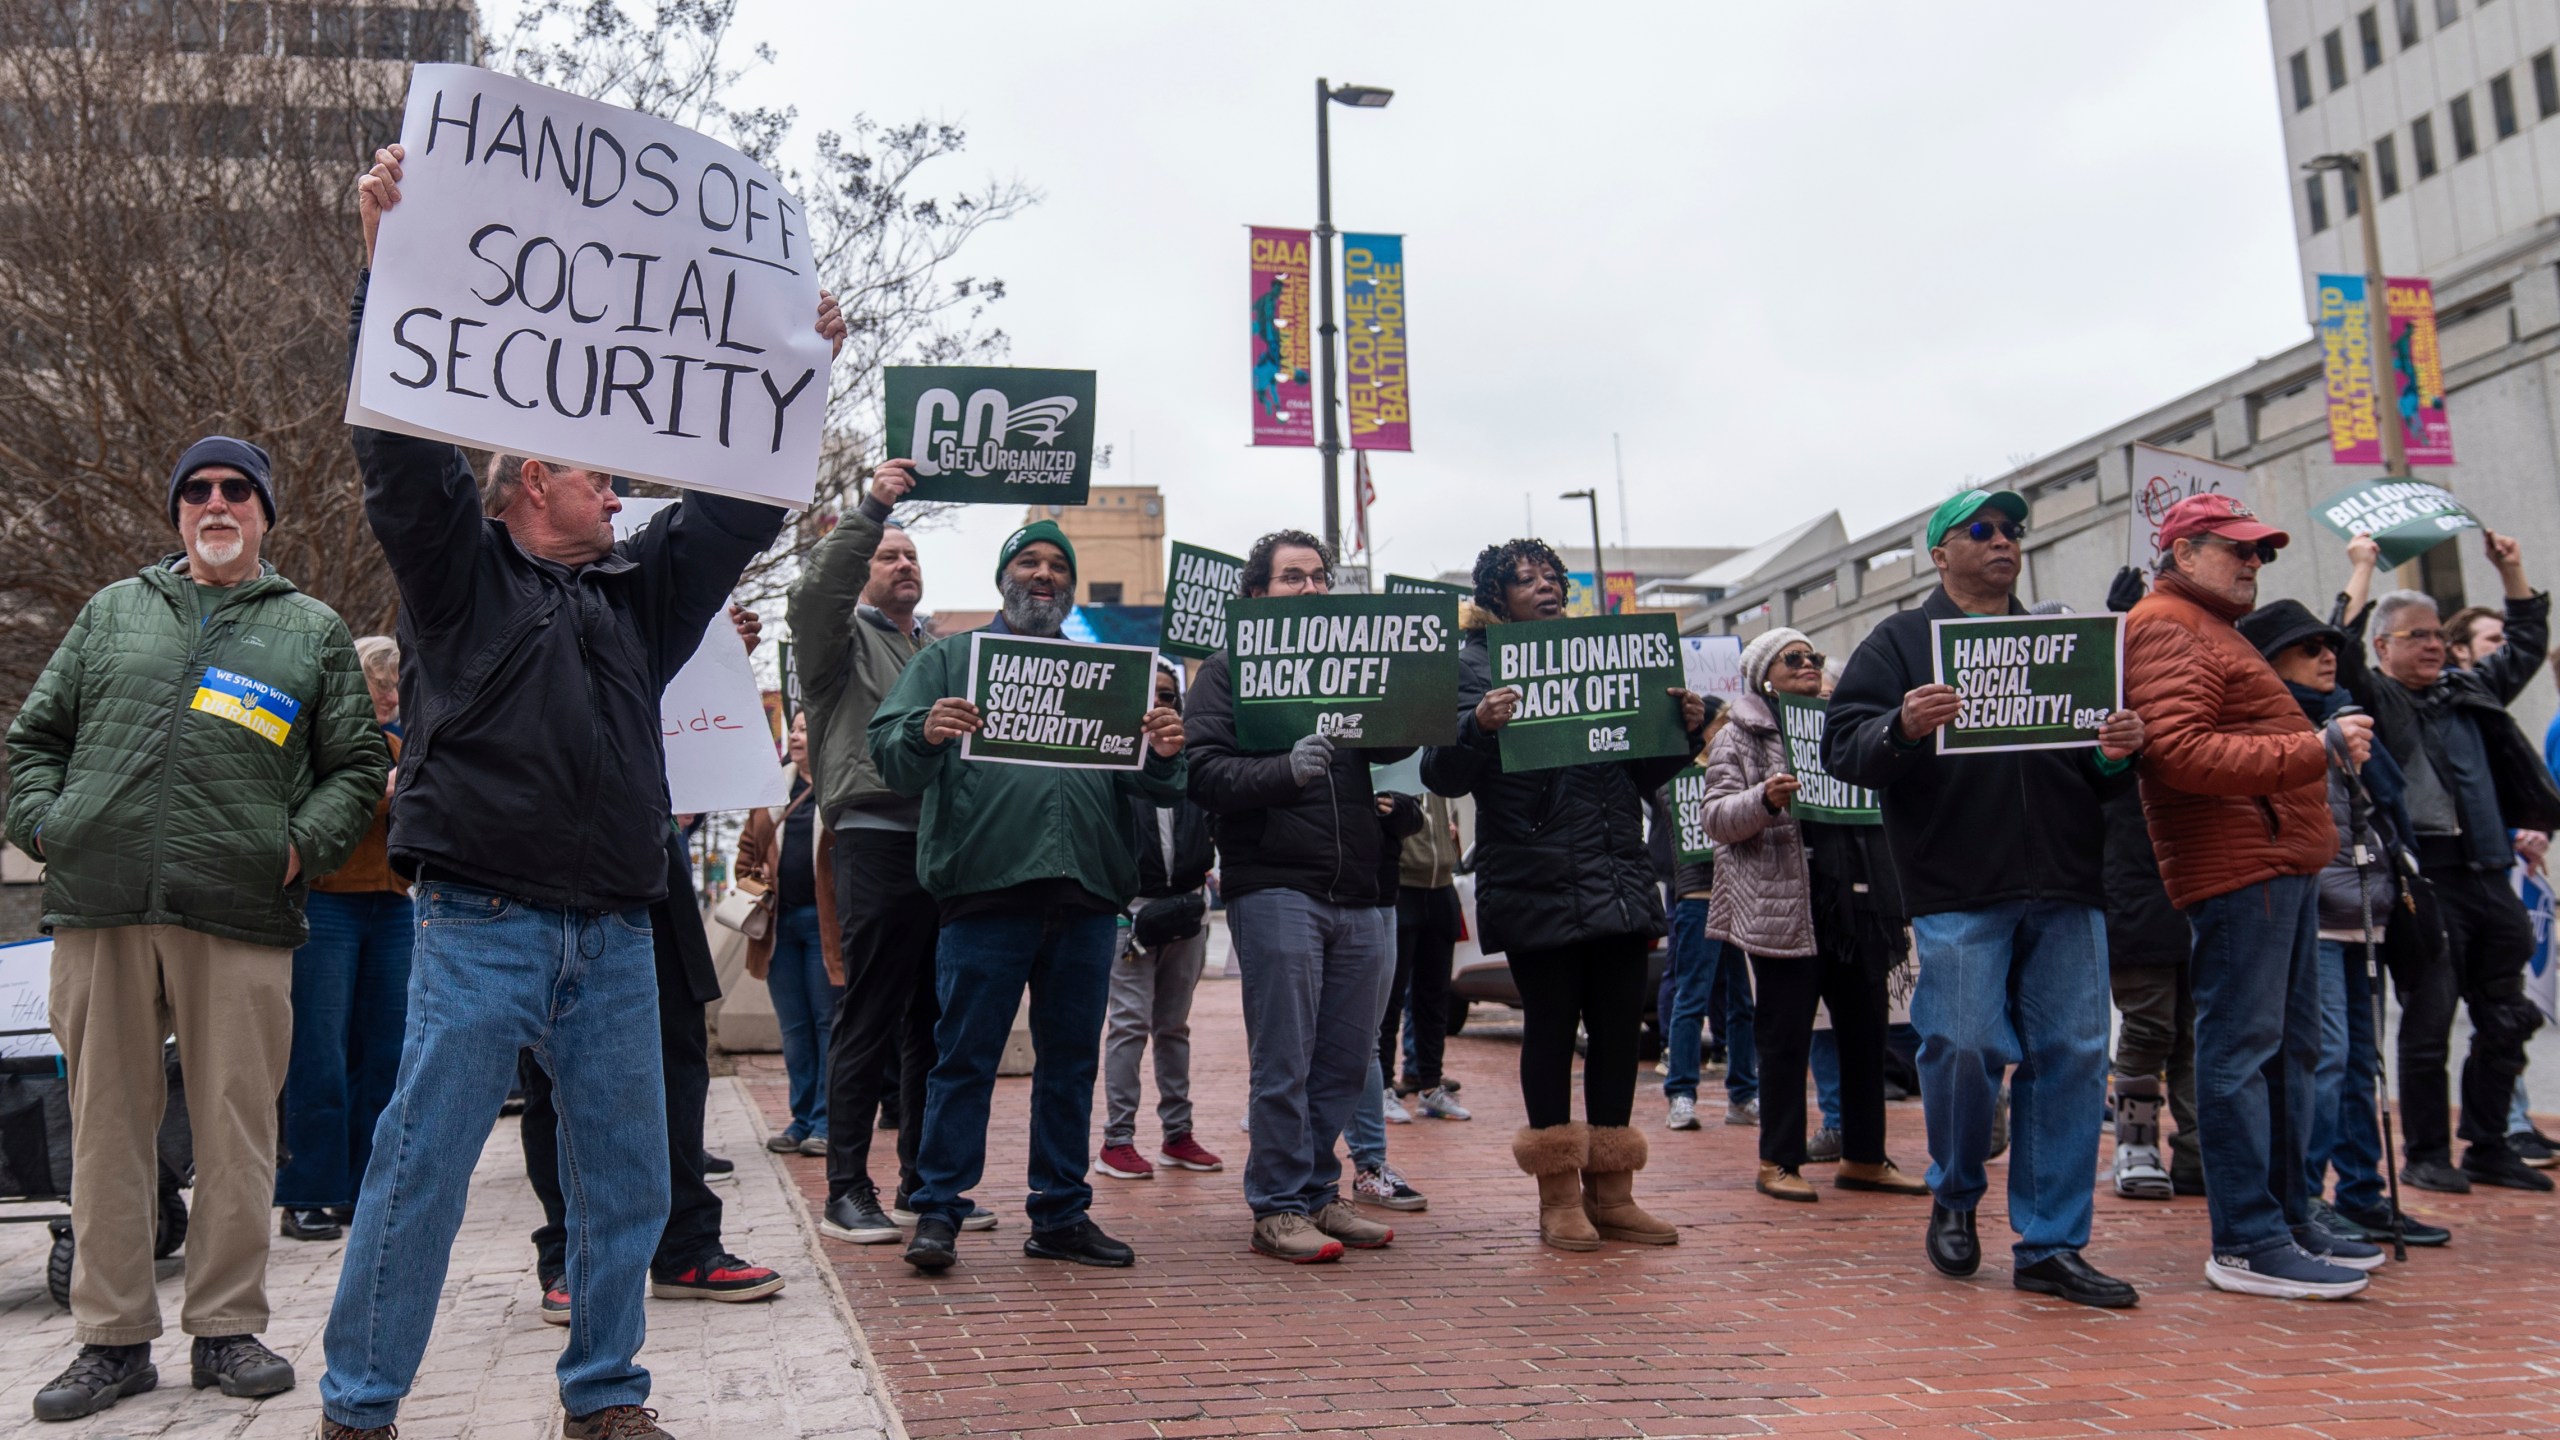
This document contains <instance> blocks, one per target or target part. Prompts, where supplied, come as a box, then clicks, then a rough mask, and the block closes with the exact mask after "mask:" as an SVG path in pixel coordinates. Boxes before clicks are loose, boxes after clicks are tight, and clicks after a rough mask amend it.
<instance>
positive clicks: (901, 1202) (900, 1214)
mask: <svg viewBox="0 0 2560 1440" xmlns="http://www.w3.org/2000/svg"><path fill="white" fill-rule="evenodd" d="M889 1218H890V1219H892V1220H895V1221H897V1222H898V1223H899V1224H901V1225H913V1224H914V1223H916V1212H915V1209H914V1207H913V1206H912V1205H911V1204H910V1203H909V1199H908V1197H907V1196H904V1195H901V1196H899V1197H898V1198H897V1200H896V1202H895V1203H893V1204H891V1205H890V1207H889ZM960 1228H961V1229H963V1230H993V1229H994V1228H996V1212H994V1211H993V1210H990V1209H988V1208H987V1207H985V1206H983V1205H972V1206H970V1207H969V1213H968V1214H966V1215H963V1216H961V1217H960Z"/></svg>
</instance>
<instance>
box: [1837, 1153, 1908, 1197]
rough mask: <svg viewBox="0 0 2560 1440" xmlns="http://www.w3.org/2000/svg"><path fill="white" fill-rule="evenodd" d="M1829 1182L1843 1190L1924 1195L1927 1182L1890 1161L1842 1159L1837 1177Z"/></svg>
mask: <svg viewBox="0 0 2560 1440" xmlns="http://www.w3.org/2000/svg"><path fill="white" fill-rule="evenodd" d="M1831 1183H1833V1184H1835V1185H1837V1186H1839V1187H1840V1188H1841V1189H1843V1190H1871V1191H1874V1192H1875V1193H1877V1194H1879V1195H1926V1194H1928V1193H1929V1186H1928V1184H1927V1182H1925V1181H1922V1180H1920V1179H1917V1178H1915V1177H1913V1176H1910V1175H1906V1174H1904V1173H1902V1171H1901V1169H1900V1168H1899V1167H1897V1166H1896V1165H1895V1164H1894V1163H1893V1162H1892V1161H1890V1160H1884V1161H1879V1162H1877V1163H1876V1164H1873V1165H1868V1164H1864V1163H1862V1162H1860V1161H1856V1160H1843V1161H1841V1162H1840V1169H1839V1171H1838V1174H1837V1178H1836V1179H1834V1180H1833V1181H1832V1182H1831Z"/></svg>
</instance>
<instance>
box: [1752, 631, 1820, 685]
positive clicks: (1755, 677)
mask: <svg viewBox="0 0 2560 1440" xmlns="http://www.w3.org/2000/svg"><path fill="white" fill-rule="evenodd" d="M1798 641H1802V642H1803V644H1804V647H1805V648H1806V649H1808V650H1810V649H1812V648H1813V641H1812V640H1810V639H1807V638H1806V636H1805V633H1804V632H1803V631H1801V630H1790V629H1788V628H1787V627H1786V626H1784V625H1781V626H1779V627H1778V628H1776V629H1774V630H1770V631H1767V632H1765V633H1764V634H1762V635H1761V636H1760V638H1759V639H1757V640H1754V641H1752V642H1751V643H1750V644H1748V645H1745V646H1743V647H1742V688H1743V689H1745V690H1748V691H1750V692H1751V693H1752V694H1754V695H1757V694H1759V693H1760V686H1761V682H1762V681H1763V680H1765V679H1767V678H1768V674H1769V667H1770V666H1771V665H1774V664H1776V663H1777V661H1778V656H1779V654H1780V653H1781V652H1783V651H1784V650H1785V649H1786V648H1787V646H1789V645H1790V644H1793V643H1796V642H1798Z"/></svg>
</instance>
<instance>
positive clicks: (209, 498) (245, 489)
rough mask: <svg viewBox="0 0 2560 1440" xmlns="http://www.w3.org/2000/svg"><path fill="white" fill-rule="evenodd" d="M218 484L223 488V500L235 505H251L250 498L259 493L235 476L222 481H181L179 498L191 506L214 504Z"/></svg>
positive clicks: (256, 489)
mask: <svg viewBox="0 0 2560 1440" xmlns="http://www.w3.org/2000/svg"><path fill="white" fill-rule="evenodd" d="M216 484H219V485H221V487H222V498H223V499H224V500H225V501H227V502H228V503H230V504H233V505H246V504H248V503H249V497H251V496H253V495H255V494H257V493H258V487H257V486H255V485H252V484H250V483H249V482H248V481H246V480H243V479H240V478H239V477H238V476H233V477H232V478H230V479H228V480H222V481H213V480H185V481H181V482H179V485H178V498H179V499H181V500H183V501H185V502H186V503H188V504H190V505H210V504H212V503H213V487H214V486H215V485H216Z"/></svg>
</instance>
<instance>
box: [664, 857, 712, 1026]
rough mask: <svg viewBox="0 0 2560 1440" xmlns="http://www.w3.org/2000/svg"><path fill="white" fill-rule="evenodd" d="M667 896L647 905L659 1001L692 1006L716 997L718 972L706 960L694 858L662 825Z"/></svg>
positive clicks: (705, 933) (706, 944)
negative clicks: (678, 987)
mask: <svg viewBox="0 0 2560 1440" xmlns="http://www.w3.org/2000/svg"><path fill="white" fill-rule="evenodd" d="M666 852H667V893H666V895H665V897H664V898H662V899H660V900H659V901H658V903H656V904H655V905H652V906H650V907H649V938H650V940H651V941H652V943H653V944H654V946H655V948H656V951H657V956H658V1003H659V1004H661V1005H664V1004H666V1003H667V1001H668V1000H669V999H671V998H674V997H675V996H676V993H677V992H676V990H675V988H674V987H675V986H676V985H677V984H679V983H681V984H682V985H683V987H684V989H683V993H682V998H684V999H686V1000H689V1001H691V1002H692V1003H694V1004H696V1005H709V1004H710V1003H712V1002H713V1001H715V1000H718V999H719V998H720V969H719V967H718V966H717V965H715V964H713V963H712V959H711V932H710V931H708V930H706V929H704V928H703V926H702V901H701V900H700V899H699V898H698V897H696V896H695V894H694V893H693V856H692V855H691V854H689V853H687V851H686V850H685V837H684V836H683V835H681V834H679V833H678V832H677V830H676V828H675V827H674V826H673V825H669V826H668V827H667V844H666Z"/></svg>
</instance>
